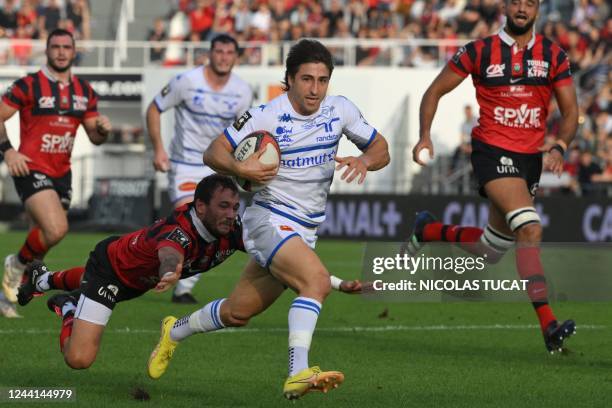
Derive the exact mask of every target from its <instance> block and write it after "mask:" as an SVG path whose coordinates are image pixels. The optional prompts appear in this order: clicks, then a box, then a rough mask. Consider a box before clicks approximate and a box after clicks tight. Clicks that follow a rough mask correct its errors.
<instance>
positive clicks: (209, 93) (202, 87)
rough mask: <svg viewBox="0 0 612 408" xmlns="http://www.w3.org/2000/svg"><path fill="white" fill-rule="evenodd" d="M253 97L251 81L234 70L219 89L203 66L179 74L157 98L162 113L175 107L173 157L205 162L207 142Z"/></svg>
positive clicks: (194, 162)
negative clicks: (206, 78) (216, 89)
mask: <svg viewBox="0 0 612 408" xmlns="http://www.w3.org/2000/svg"><path fill="white" fill-rule="evenodd" d="M252 99H253V92H252V90H251V87H250V86H249V84H247V83H246V82H245V81H243V80H242V79H240V78H239V77H238V76H237V75H236V74H234V73H231V74H230V79H229V81H228V82H227V83H226V84H225V86H224V87H223V89H221V90H220V91H214V90H212V89H211V88H210V86H209V85H208V83H207V82H206V80H205V79H204V67H202V66H200V67H197V68H194V69H192V70H191V71H187V72H185V73H183V74H180V75H177V76H176V77H175V78H173V79H172V80H171V81H170V83H169V84H168V85H166V86H165V87H164V88H163V89H162V90H161V92H160V93H159V94H157V95H156V96H155V99H154V102H155V104H156V105H157V108H158V109H159V111H160V112H164V111H166V110H168V109H170V108H174V137H173V138H172V141H171V143H170V149H169V150H170V160H171V161H173V162H176V163H182V164H197V165H203V164H202V154H203V153H204V151H205V150H206V149H207V148H208V145H210V143H211V142H212V141H213V140H215V139H216V138H217V136H219V135H220V134H221V132H223V129H225V128H226V127H228V126H229V125H230V124H231V123H232V122H233V121H234V120H236V118H237V117H239V116H240V115H241V114H243V113H244V112H245V111H246V110H247V109H249V108H250V107H251V102H252Z"/></svg>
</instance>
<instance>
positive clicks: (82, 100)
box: [72, 95, 89, 111]
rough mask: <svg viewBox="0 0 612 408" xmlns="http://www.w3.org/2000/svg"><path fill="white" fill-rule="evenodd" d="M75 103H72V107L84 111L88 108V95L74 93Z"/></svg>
mask: <svg viewBox="0 0 612 408" xmlns="http://www.w3.org/2000/svg"><path fill="white" fill-rule="evenodd" d="M73 100H74V103H73V105H72V109H74V110H80V111H84V110H87V102H88V101H89V98H88V97H86V96H80V95H73Z"/></svg>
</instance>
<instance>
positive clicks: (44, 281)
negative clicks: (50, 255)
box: [34, 272, 51, 292]
mask: <svg viewBox="0 0 612 408" xmlns="http://www.w3.org/2000/svg"><path fill="white" fill-rule="evenodd" d="M50 277H51V272H45V273H43V274H42V275H40V276H39V277H38V279H36V282H34V287H35V288H36V290H38V291H40V292H45V291H47V290H50V289H51V286H50V285H49V278H50Z"/></svg>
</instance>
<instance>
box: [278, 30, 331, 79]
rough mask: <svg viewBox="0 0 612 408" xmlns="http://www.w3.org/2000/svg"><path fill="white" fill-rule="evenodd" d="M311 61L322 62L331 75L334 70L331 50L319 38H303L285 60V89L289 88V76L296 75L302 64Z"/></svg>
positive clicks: (292, 48)
mask: <svg viewBox="0 0 612 408" xmlns="http://www.w3.org/2000/svg"><path fill="white" fill-rule="evenodd" d="M309 62H321V63H323V64H325V66H326V67H327V69H328V70H329V76H330V77H331V74H332V71H333V70H334V59H333V58H332V55H331V53H330V52H329V50H328V49H327V48H326V47H325V46H324V45H323V44H321V43H320V42H319V41H317V40H308V39H302V40H300V41H298V42H297V43H295V44H294V45H293V46H292V47H291V49H290V50H289V55H287V61H286V62H285V79H284V80H283V90H285V91H288V90H289V77H292V78H293V77H295V74H296V73H297V72H298V70H299V69H300V65H302V64H307V63H309Z"/></svg>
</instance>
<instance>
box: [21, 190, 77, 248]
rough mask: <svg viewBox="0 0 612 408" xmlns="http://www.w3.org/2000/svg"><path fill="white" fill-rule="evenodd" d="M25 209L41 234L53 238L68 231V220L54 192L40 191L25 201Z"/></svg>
mask: <svg viewBox="0 0 612 408" xmlns="http://www.w3.org/2000/svg"><path fill="white" fill-rule="evenodd" d="M24 204H25V209H26V211H27V213H28V216H29V217H30V218H31V220H32V221H33V222H34V223H35V224H36V225H38V226H39V227H40V228H41V229H42V230H43V233H45V234H47V233H50V234H51V235H54V236H55V238H57V237H58V236H62V235H63V234H65V233H66V231H67V230H68V218H67V216H66V211H65V210H64V208H63V206H62V203H61V201H60V198H59V196H58V194H57V192H56V191H55V190H52V189H47V190H41V191H38V192H37V193H35V194H33V195H31V196H30V197H28V198H27V199H26V200H25V203H24Z"/></svg>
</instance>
